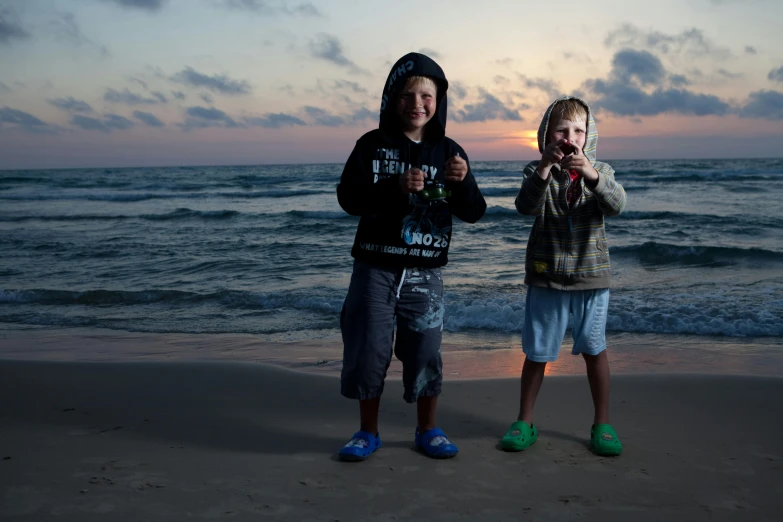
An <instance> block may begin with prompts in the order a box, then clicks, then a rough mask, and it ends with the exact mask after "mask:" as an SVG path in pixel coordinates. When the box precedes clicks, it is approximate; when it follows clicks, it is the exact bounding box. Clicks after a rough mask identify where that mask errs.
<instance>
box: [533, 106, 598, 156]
mask: <svg viewBox="0 0 783 522" xmlns="http://www.w3.org/2000/svg"><path fill="white" fill-rule="evenodd" d="M565 100H576V101H578V102H579V103H581V104H582V105H584V107H585V109H586V110H587V137H586V138H585V146H584V150H583V152H584V155H585V156H587V159H589V160H590V163H593V164H594V163H595V161H596V157H595V154H596V153H595V151H596V147H597V146H598V130H597V129H596V127H595V120H594V119H593V113H592V112H591V111H590V106H589V105H587V102H585V101H584V100H583V99H581V98H578V97H576V96H561V97H560V98H558V99H556V100H555V101H553V102H552V104H551V105H550V106H549V107H547V110H546V111H545V112H544V117H543V118H542V119H541V125H539V127H538V151H539V152H541V153H542V154H543V153H544V148H545V147H546V145H547V143H546V135H547V131H548V130H549V119H550V117H551V116H552V110H553V109H554V108H555V105H557V103H558V102H561V101H565Z"/></svg>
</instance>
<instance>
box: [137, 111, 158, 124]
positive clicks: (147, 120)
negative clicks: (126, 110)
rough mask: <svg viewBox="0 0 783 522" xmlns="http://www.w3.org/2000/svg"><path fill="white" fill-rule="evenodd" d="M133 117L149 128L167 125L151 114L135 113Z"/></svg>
mask: <svg viewBox="0 0 783 522" xmlns="http://www.w3.org/2000/svg"><path fill="white" fill-rule="evenodd" d="M133 117H134V118H136V119H137V120H139V121H140V122H142V123H143V124H145V125H147V126H149V127H163V126H165V125H166V124H165V123H163V122H162V121H160V120H159V119H158V118H157V116H155V115H154V114H152V113H150V112H143V111H133Z"/></svg>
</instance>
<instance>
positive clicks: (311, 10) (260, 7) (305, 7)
mask: <svg viewBox="0 0 783 522" xmlns="http://www.w3.org/2000/svg"><path fill="white" fill-rule="evenodd" d="M220 5H222V6H223V7H226V8H228V9H238V10H243V11H250V12H253V13H257V14H261V15H278V14H285V15H301V16H309V17H322V16H323V15H322V14H321V12H320V11H319V10H318V8H317V7H315V6H314V5H313V4H311V3H310V2H304V3H301V4H298V5H295V6H291V7H289V6H288V5H287V4H286V3H280V2H275V3H273V2H269V1H267V0H223V1H222V2H221V3H220Z"/></svg>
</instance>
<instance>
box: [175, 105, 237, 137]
mask: <svg viewBox="0 0 783 522" xmlns="http://www.w3.org/2000/svg"><path fill="white" fill-rule="evenodd" d="M185 114H186V115H187V118H186V119H185V121H184V122H183V123H179V124H178V125H179V126H180V127H181V128H182V129H183V130H186V131H188V130H192V129H202V128H206V127H226V128H236V127H240V125H239V124H238V123H237V122H235V121H234V120H233V119H232V118H231V117H230V116H229V115H228V114H226V113H225V112H223V111H221V110H220V109H216V108H214V107H200V106H198V105H196V106H193V107H188V108H187V109H185Z"/></svg>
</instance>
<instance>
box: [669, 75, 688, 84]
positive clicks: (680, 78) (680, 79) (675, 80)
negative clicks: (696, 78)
mask: <svg viewBox="0 0 783 522" xmlns="http://www.w3.org/2000/svg"><path fill="white" fill-rule="evenodd" d="M669 82H670V83H671V84H672V85H673V86H675V87H684V86H686V85H690V84H691V82H690V80H689V79H688V78H686V77H685V76H684V75H682V74H672V75H670V76H669Z"/></svg>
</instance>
